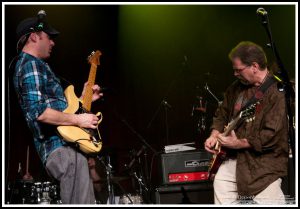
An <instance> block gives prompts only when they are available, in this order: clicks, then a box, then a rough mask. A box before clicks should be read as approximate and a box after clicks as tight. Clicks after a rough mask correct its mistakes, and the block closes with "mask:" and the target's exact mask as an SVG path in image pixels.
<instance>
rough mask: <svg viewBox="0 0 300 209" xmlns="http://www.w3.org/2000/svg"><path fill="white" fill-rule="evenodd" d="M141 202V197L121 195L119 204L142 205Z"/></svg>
mask: <svg viewBox="0 0 300 209" xmlns="http://www.w3.org/2000/svg"><path fill="white" fill-rule="evenodd" d="M129 198H130V199H129ZM143 202H144V201H143V197H142V196H141V195H139V194H127V195H122V196H121V197H120V200H119V204H143Z"/></svg>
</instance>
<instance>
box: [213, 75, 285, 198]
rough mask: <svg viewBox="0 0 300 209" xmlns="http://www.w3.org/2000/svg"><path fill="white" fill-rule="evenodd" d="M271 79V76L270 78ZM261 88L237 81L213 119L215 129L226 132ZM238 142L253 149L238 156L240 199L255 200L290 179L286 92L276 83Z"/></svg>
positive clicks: (241, 130) (239, 130)
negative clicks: (244, 141) (274, 184)
mask: <svg viewBox="0 0 300 209" xmlns="http://www.w3.org/2000/svg"><path fill="white" fill-rule="evenodd" d="M269 76H271V75H269ZM256 90H257V87H254V86H244V85H243V84H241V83H240V82H238V81H236V82H234V83H233V84H232V85H230V86H229V87H228V89H227V90H226V92H225V95H224V96H225V97H224V100H223V103H222V105H221V106H220V107H219V108H218V109H217V111H216V113H215V116H214V118H213V124H212V127H211V128H212V129H216V130H218V131H219V132H223V129H224V126H225V125H227V124H228V123H229V122H230V120H231V119H232V118H234V114H235V113H236V112H237V110H235V109H236V108H238V107H239V106H240V105H242V106H243V104H245V102H246V101H247V100H248V99H250V98H251V97H252V96H253V95H254V93H255V92H256ZM235 132H236V135H237V137H238V138H240V139H241V138H246V139H247V140H248V142H249V144H250V145H251V146H252V147H251V148H248V149H240V150H232V151H233V152H234V153H236V157H237V167H236V178H237V179H236V181H237V190H238V194H239V195H240V196H253V195H256V194H258V193H259V192H261V191H262V190H264V189H265V188H266V187H268V185H269V184H271V183H272V182H274V181H275V180H276V179H278V178H280V177H284V176H286V175H287V166H288V164H287V162H288V122H287V112H286V103H285V96H284V92H280V91H279V90H278V88H277V83H276V82H275V83H273V84H272V85H271V86H270V87H269V88H268V89H267V90H266V92H265V94H264V96H263V98H262V100H261V101H260V104H259V105H257V106H256V110H255V120H254V121H252V122H248V123H247V122H244V123H242V125H240V126H239V127H238V128H237V129H235Z"/></svg>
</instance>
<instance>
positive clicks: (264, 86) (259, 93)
mask: <svg viewBox="0 0 300 209" xmlns="http://www.w3.org/2000/svg"><path fill="white" fill-rule="evenodd" d="M275 82H277V80H276V78H275V77H274V76H269V77H268V78H267V80H266V81H265V82H264V83H263V84H262V85H261V86H260V87H259V89H258V90H257V91H256V92H255V94H254V96H253V97H251V98H250V99H249V100H248V102H247V103H246V104H245V106H244V107H243V108H242V109H241V111H243V110H245V109H246V108H248V107H249V106H250V105H252V104H254V103H255V102H257V101H258V100H261V99H262V98H263V96H264V93H265V92H266V90H267V89H268V88H269V87H270V86H271V85H272V84H273V83H275Z"/></svg>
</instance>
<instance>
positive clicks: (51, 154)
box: [13, 10, 103, 204]
mask: <svg viewBox="0 0 300 209" xmlns="http://www.w3.org/2000/svg"><path fill="white" fill-rule="evenodd" d="M41 11H43V10H41ZM41 11H40V12H39V13H38V15H37V17H31V18H27V19H24V20H23V21H21V22H20V24H19V25H18V26H17V29H16V34H17V40H18V43H17V48H18V49H19V50H21V52H20V54H19V56H18V60H17V62H16V65H15V73H14V78H13V79H14V86H15V90H16V92H17V96H18V100H19V104H20V106H21V109H22V111H23V113H24V117H25V119H26V122H27V124H28V126H29V128H30V130H31V131H32V134H33V138H34V145H35V148H36V150H37V153H38V155H39V157H40V158H41V161H42V162H43V165H44V166H45V168H46V170H47V172H48V173H49V175H50V176H52V177H54V178H55V179H57V180H58V181H59V182H60V197H61V201H62V203H63V204H94V203H95V196H94V190H93V183H92V180H91V178H90V174H89V168H88V162H87V157H86V156H85V155H84V154H82V153H81V152H79V151H78V150H77V149H76V148H74V146H70V145H69V144H67V143H66V142H65V141H64V140H63V138H62V137H61V136H60V135H58V134H57V132H56V127H57V126H78V127H82V128H92V129H95V128H96V127H97V126H96V125H97V123H98V120H99V119H98V117H97V116H96V115H94V114H88V113H84V114H71V113H64V112H63V111H64V110H65V109H66V108H67V106H68V104H67V101H66V98H65V95H64V90H63V88H62V86H61V83H60V81H59V79H58V78H57V77H56V76H55V74H54V73H53V71H52V70H51V68H50V66H49V65H48V63H46V62H45V59H47V58H49V57H50V54H51V51H52V48H53V47H54V45H55V43H54V40H53V37H55V36H57V35H58V34H59V32H58V31H57V30H56V29H54V28H53V27H51V26H50V25H49V24H48V23H47V21H46V20H45V16H46V13H45V12H44V11H43V12H41ZM92 89H93V100H94V101H95V100H97V99H99V98H100V97H101V96H102V95H103V94H102V93H100V87H99V86H98V85H94V86H93V87H92ZM83 94H84V92H83ZM37 203H38V202H37Z"/></svg>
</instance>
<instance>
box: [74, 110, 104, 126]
mask: <svg viewBox="0 0 300 209" xmlns="http://www.w3.org/2000/svg"><path fill="white" fill-rule="evenodd" d="M76 116H77V125H78V126H79V127H81V128H92V129H96V128H97V125H98V120H99V118H98V117H97V116H96V115H94V114H89V113H83V114H79V115H76Z"/></svg>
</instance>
